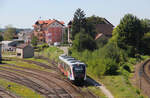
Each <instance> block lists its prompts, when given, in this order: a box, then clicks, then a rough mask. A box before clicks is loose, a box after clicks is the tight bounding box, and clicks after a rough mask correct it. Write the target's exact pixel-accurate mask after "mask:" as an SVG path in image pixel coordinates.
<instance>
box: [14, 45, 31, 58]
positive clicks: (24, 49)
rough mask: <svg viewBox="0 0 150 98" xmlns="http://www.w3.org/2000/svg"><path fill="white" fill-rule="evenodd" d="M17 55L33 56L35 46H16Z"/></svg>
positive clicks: (21, 56) (23, 56)
mask: <svg viewBox="0 0 150 98" xmlns="http://www.w3.org/2000/svg"><path fill="white" fill-rule="evenodd" d="M16 56H17V57H19V58H31V57H33V56H34V48H33V47H32V46H31V45H29V44H21V45H19V46H17V47H16Z"/></svg>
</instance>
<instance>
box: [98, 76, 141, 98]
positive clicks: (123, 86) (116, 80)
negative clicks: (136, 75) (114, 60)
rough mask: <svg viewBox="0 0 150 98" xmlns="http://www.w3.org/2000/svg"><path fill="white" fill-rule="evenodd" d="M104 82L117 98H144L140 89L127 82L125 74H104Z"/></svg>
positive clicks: (102, 80)
mask: <svg viewBox="0 0 150 98" xmlns="http://www.w3.org/2000/svg"><path fill="white" fill-rule="evenodd" d="M100 81H101V82H102V83H104V85H105V86H106V87H107V88H108V89H109V90H110V91H111V92H112V94H113V95H114V97H115V98H144V96H142V95H141V94H140V91H139V90H138V89H136V88H134V87H133V86H132V85H131V84H130V83H128V82H126V80H125V79H124V76H122V75H118V76H104V77H103V78H102V79H101V80H100Z"/></svg>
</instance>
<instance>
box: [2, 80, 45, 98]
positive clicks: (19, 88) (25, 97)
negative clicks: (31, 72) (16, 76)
mask: <svg viewBox="0 0 150 98" xmlns="http://www.w3.org/2000/svg"><path fill="white" fill-rule="evenodd" d="M0 85H1V86H2V87H4V88H7V87H8V85H11V87H10V88H9V89H8V88H7V90H8V91H11V92H12V93H14V94H16V95H18V96H20V97H21V98H44V96H41V95H39V94H38V93H36V92H34V91H33V90H31V89H29V88H27V87H25V86H23V85H20V84H17V83H13V82H10V81H8V80H5V79H1V78H0Z"/></svg>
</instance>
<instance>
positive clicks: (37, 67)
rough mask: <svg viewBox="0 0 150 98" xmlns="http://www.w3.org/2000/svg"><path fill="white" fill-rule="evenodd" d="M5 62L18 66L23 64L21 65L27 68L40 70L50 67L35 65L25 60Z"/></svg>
mask: <svg viewBox="0 0 150 98" xmlns="http://www.w3.org/2000/svg"><path fill="white" fill-rule="evenodd" d="M3 63H6V65H7V64H14V65H17V66H21V67H25V68H31V69H38V70H44V71H47V70H48V69H46V68H44V67H41V66H38V65H35V64H29V63H27V62H23V61H19V60H18V61H17V60H16V61H3Z"/></svg>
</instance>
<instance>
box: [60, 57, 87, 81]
mask: <svg viewBox="0 0 150 98" xmlns="http://www.w3.org/2000/svg"><path fill="white" fill-rule="evenodd" d="M58 68H59V69H60V70H61V72H62V73H63V74H64V75H66V76H67V77H68V79H69V80H71V81H73V82H84V81H85V80H86V64H84V63H83V62H80V61H79V60H76V59H75V58H73V57H71V56H66V55H61V56H59V63H58Z"/></svg>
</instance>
